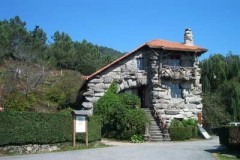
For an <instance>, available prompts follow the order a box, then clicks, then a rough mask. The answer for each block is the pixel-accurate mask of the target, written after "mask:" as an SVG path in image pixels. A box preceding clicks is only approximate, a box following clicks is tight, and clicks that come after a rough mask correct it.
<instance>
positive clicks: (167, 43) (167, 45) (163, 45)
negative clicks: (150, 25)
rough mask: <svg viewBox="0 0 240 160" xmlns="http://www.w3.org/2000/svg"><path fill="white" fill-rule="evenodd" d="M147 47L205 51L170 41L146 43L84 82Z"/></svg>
mask: <svg viewBox="0 0 240 160" xmlns="http://www.w3.org/2000/svg"><path fill="white" fill-rule="evenodd" d="M145 46H148V47H149V48H160V49H162V50H168V51H184V52H192V53H197V54H198V55H201V54H203V53H204V52H206V51H207V49H205V48H202V47H199V46H188V45H185V44H182V43H177V42H171V41H166V40H152V41H150V42H147V43H145V44H143V45H141V46H140V47H138V48H137V49H135V50H133V51H131V52H129V53H128V54H125V55H123V56H122V57H120V58H118V59H117V60H115V61H113V62H112V63H110V64H108V65H107V66H105V67H103V68H101V69H99V70H98V71H96V72H94V73H93V74H91V75H89V76H85V79H86V80H91V79H92V78H93V77H94V76H96V75H98V74H99V73H101V72H103V71H105V70H106V69H108V68H110V67H111V66H113V65H114V64H117V63H119V62H120V61H121V60H123V59H125V58H127V57H129V56H130V55H132V54H133V53H135V52H136V51H137V50H139V49H141V48H143V47H145Z"/></svg>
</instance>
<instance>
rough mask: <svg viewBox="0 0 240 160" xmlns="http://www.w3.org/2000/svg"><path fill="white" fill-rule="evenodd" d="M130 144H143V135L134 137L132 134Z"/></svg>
mask: <svg viewBox="0 0 240 160" xmlns="http://www.w3.org/2000/svg"><path fill="white" fill-rule="evenodd" d="M131 142H132V143H142V142H144V136H143V135H136V134H134V135H133V136H132V137H131Z"/></svg>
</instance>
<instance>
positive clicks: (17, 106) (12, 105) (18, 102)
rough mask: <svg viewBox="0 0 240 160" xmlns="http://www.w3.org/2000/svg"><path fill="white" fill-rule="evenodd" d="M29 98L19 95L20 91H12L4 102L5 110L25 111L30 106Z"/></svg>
mask: <svg viewBox="0 0 240 160" xmlns="http://www.w3.org/2000/svg"><path fill="white" fill-rule="evenodd" d="M31 102H32V101H31V98H30V97H28V98H27V97H26V96H25V95H21V94H20V93H13V94H11V95H9V98H8V99H7V100H6V101H5V103H4V108H5V110H9V111H12V110H15V111H27V110H29V109H30V108H31Z"/></svg>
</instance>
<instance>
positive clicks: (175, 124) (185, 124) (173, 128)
mask: <svg viewBox="0 0 240 160" xmlns="http://www.w3.org/2000/svg"><path fill="white" fill-rule="evenodd" d="M178 129H179V132H177V130H178ZM189 129H191V131H189ZM169 132H170V137H171V139H172V140H186V139H190V138H197V137H198V127H197V121H196V120H194V119H192V118H189V119H184V120H182V121H180V120H177V119H173V120H172V121H171V124H170V128H169ZM185 132H186V133H185ZM187 132H191V133H187ZM190 135H191V136H190ZM189 136H190V137H189Z"/></svg>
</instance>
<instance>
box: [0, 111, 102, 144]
mask: <svg viewBox="0 0 240 160" xmlns="http://www.w3.org/2000/svg"><path fill="white" fill-rule="evenodd" d="M0 128H1V130H0V146H3V145H23V144H50V143H59V142H71V141H72V116H71V115H70V114H69V115H66V114H60V113H36V112H16V111H11V112H10V111H8V112H1V113H0ZM83 137H84V136H83V135H81V134H77V137H76V139H77V140H79V141H83ZM100 138H101V122H100V119H99V118H98V117H90V118H89V141H90V142H91V141H96V140H99V139H100Z"/></svg>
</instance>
